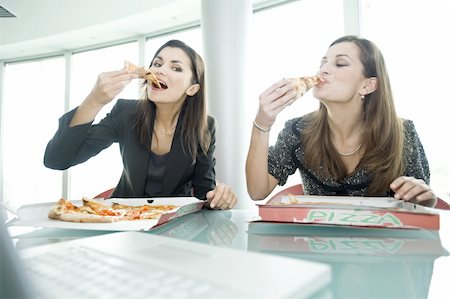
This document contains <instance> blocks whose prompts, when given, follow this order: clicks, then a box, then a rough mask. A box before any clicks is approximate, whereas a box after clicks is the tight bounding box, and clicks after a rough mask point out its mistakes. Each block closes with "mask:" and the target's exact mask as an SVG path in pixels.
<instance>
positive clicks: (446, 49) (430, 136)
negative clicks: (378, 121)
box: [361, 0, 450, 200]
mask: <svg viewBox="0 0 450 299" xmlns="http://www.w3.org/2000/svg"><path fill="white" fill-rule="evenodd" d="M405 4H406V6H405ZM449 11H450V2H449V1H447V0H433V1H418V0H415V1H407V2H404V1H389V0H362V1H361V14H362V15H361V34H362V35H363V36H364V37H366V38H368V39H370V40H372V41H373V42H375V43H376V44H377V45H378V47H379V48H380V49H381V51H382V52H383V55H384V57H385V60H386V64H387V67H388V70H389V75H390V79H391V84H392V89H393V93H394V98H395V101H396V107H397V108H398V110H397V112H398V114H399V115H400V116H401V117H404V118H407V119H411V120H413V121H414V124H415V126H416V129H417V131H418V134H419V136H420V139H421V141H422V143H423V146H424V148H425V152H426V154H427V157H428V162H429V164H430V169H431V187H432V188H433V189H434V190H435V191H436V192H438V195H439V196H441V197H442V198H444V199H447V200H448V199H449V193H450V155H449V150H448V147H449V145H450V142H449V141H448V132H449V129H450V122H449V119H448V109H446V108H445V107H446V105H445V104H443V103H444V102H447V101H448V96H447V91H446V89H445V86H447V81H448V75H447V72H448V70H449V69H450V62H449V60H448V59H447V57H448V53H450V45H449V44H448V38H446V36H448V28H450V20H449V19H448V17H447V15H448V12H449ZM399 12H401V25H399Z"/></svg>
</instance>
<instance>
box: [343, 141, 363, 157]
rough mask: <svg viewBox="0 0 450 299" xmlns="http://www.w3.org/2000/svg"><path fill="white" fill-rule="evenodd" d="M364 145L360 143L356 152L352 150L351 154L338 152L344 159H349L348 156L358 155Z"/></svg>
mask: <svg viewBox="0 0 450 299" xmlns="http://www.w3.org/2000/svg"><path fill="white" fill-rule="evenodd" d="M361 146H362V143H360V144H359V145H358V146H357V147H356V148H355V149H354V150H352V151H351V152H347V153H341V152H339V151H338V154H339V155H341V156H344V157H348V156H353V155H354V154H356V153H357V152H359V150H360V149H361Z"/></svg>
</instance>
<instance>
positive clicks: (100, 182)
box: [69, 42, 139, 199]
mask: <svg viewBox="0 0 450 299" xmlns="http://www.w3.org/2000/svg"><path fill="white" fill-rule="evenodd" d="M137 57H138V45H137V42H133V43H128V44H123V45H118V46H114V47H108V48H102V49H98V50H93V51H88V52H82V53H78V54H75V55H73V59H72V80H71V93H70V107H71V109H72V108H75V107H76V106H78V105H79V104H80V103H81V102H82V101H83V100H84V98H85V97H86V96H87V95H88V94H89V92H90V91H91V89H92V87H93V86H94V84H95V82H96V80H97V76H98V75H99V74H100V73H102V72H107V71H114V70H118V69H121V68H122V67H123V66H124V60H130V61H131V62H134V63H138V58H137ZM138 85H139V84H138V80H134V81H133V82H131V83H130V85H128V86H127V87H126V88H125V90H124V91H122V93H121V94H120V95H119V98H125V99H137V98H138V94H139V86H138ZM115 102H116V100H115V101H113V102H111V103H109V104H108V105H106V106H105V107H104V108H103V109H102V110H101V111H100V113H99V114H98V115H97V117H96V120H95V122H98V121H99V120H100V119H102V118H103V117H104V116H106V113H108V112H109V111H110V110H111V108H112V106H113V105H114V103H115ZM121 173H122V161H121V156H120V152H119V147H118V145H117V144H113V145H112V146H110V147H109V148H107V149H106V150H104V151H102V152H101V153H99V154H98V155H97V156H96V157H93V158H91V159H90V160H88V161H86V162H85V163H82V164H79V165H77V166H74V167H72V168H70V185H69V186H70V188H69V190H70V191H69V198H71V199H80V198H81V197H82V196H88V197H93V196H95V195H96V194H98V193H100V192H102V191H104V190H106V189H109V188H112V187H115V186H116V185H117V183H118V181H119V179H120V175H121Z"/></svg>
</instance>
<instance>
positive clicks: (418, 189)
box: [390, 176, 437, 207]
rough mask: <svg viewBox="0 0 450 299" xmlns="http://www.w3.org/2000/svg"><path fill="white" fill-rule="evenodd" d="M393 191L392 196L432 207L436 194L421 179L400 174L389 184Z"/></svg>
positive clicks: (434, 203)
mask: <svg viewBox="0 0 450 299" xmlns="http://www.w3.org/2000/svg"><path fill="white" fill-rule="evenodd" d="M390 187H391V189H392V190H393V191H394V192H395V195H394V198H396V199H401V200H405V201H411V202H414V203H417V204H420V205H423V206H429V207H434V206H435V205H436V201H437V196H436V194H434V192H433V190H431V188H430V186H428V185H427V184H426V183H425V182H424V181H423V180H420V179H416V178H414V177H406V176H401V177H398V178H396V179H395V180H394V181H393V182H392V183H391V185H390Z"/></svg>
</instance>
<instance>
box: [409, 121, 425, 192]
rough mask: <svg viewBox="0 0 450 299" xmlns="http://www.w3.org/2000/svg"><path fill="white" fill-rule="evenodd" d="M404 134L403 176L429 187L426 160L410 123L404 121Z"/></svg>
mask: <svg viewBox="0 0 450 299" xmlns="http://www.w3.org/2000/svg"><path fill="white" fill-rule="evenodd" d="M404 132H405V138H404V146H403V152H404V156H405V161H406V167H405V176H410V177H415V178H416V179H422V180H424V181H425V183H427V184H428V185H429V184H430V167H429V165H428V159H427V156H426V155H425V150H424V149H423V146H422V142H421V141H420V138H419V135H418V134H417V131H416V129H415V126H414V123H413V122H412V121H410V120H405V121H404Z"/></svg>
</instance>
